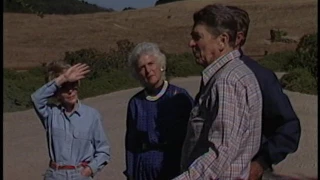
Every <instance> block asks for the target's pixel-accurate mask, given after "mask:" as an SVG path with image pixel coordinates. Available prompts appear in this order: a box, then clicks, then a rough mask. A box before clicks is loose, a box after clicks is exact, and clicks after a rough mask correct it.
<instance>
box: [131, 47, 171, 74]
mask: <svg viewBox="0 0 320 180" xmlns="http://www.w3.org/2000/svg"><path fill="white" fill-rule="evenodd" d="M142 55H151V56H154V57H155V58H156V63H159V64H160V66H161V68H163V71H162V78H163V79H166V76H165V70H166V56H165V55H164V54H163V53H162V52H161V50H160V48H159V46H158V45H157V44H155V43H151V42H142V43H139V44H138V45H136V47H135V48H134V49H133V50H132V52H131V53H130V54H129V57H128V65H129V68H130V70H131V73H132V75H133V77H134V78H136V79H138V80H139V78H138V74H137V70H136V69H137V65H138V60H139V58H140V57H141V56H142Z"/></svg>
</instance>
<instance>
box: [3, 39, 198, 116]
mask: <svg viewBox="0 0 320 180" xmlns="http://www.w3.org/2000/svg"><path fill="white" fill-rule="evenodd" d="M133 47H134V44H133V43H132V42H130V41H128V40H121V41H118V42H117V48H115V49H111V50H110V51H109V52H107V53H105V52H100V51H97V50H96V49H81V50H78V51H74V52H66V53H65V57H64V61H66V62H67V63H70V64H76V63H86V64H88V65H90V66H91V72H90V74H89V76H88V78H86V79H84V80H82V81H81V84H80V89H81V90H80V94H79V97H80V98H87V97H92V96H97V95H100V94H105V93H109V92H112V91H117V90H121V89H127V88H132V87H137V86H139V82H138V81H136V80H134V79H133V78H132V77H131V76H130V73H129V72H128V69H127V68H128V67H127V57H128V55H129V53H130V52H131V51H132V49H133ZM167 58H168V69H167V70H168V74H167V75H168V76H170V77H177V76H188V75H198V74H199V72H200V71H201V67H200V66H197V65H196V64H195V62H194V59H193V56H192V55H191V54H190V53H189V54H188V53H185V54H181V55H178V54H174V55H171V54H167ZM44 82H45V77H44V68H43V66H42V67H41V66H40V67H36V68H32V69H30V70H28V71H26V72H15V71H13V70H8V69H4V89H5V91H4V111H5V112H8V111H18V110H24V109H28V108H31V107H32V104H31V101H30V95H31V93H33V92H34V91H35V90H36V89H38V88H39V87H40V86H42V85H43V84H44Z"/></svg>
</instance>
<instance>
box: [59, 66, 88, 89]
mask: <svg viewBox="0 0 320 180" xmlns="http://www.w3.org/2000/svg"><path fill="white" fill-rule="evenodd" d="M89 72H90V69H89V66H88V65H86V64H81V63H78V64H76V65H73V66H71V67H70V68H69V69H68V70H66V71H65V72H64V73H63V74H61V75H60V76H59V77H57V78H56V83H57V84H58V85H62V84H63V83H65V82H76V81H79V80H80V79H83V78H85V75H86V74H88V73H89Z"/></svg>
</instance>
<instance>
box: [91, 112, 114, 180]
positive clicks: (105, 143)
mask: <svg viewBox="0 0 320 180" xmlns="http://www.w3.org/2000/svg"><path fill="white" fill-rule="evenodd" d="M93 146H94V150H95V153H94V159H93V160H92V161H91V162H90V163H89V164H88V166H89V167H90V169H91V171H92V176H94V175H95V174H96V173H97V172H98V171H100V170H101V169H102V168H103V167H104V166H105V165H107V164H108V163H109V162H110V145H109V140H108V138H107V136H106V134H105V132H104V128H103V126H102V117H101V115H100V114H99V113H98V118H97V120H96V121H95V124H94V129H93Z"/></svg>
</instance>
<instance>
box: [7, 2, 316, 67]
mask: <svg viewBox="0 0 320 180" xmlns="http://www.w3.org/2000/svg"><path fill="white" fill-rule="evenodd" d="M212 2H217V3H224V4H229V5H236V6H239V7H241V8H244V9H245V10H247V11H248V12H249V15H250V18H251V27H250V31H249V38H248V41H247V45H246V48H245V50H246V52H247V53H248V54H249V55H253V56H254V55H262V54H263V52H264V51H265V50H267V51H269V52H275V51H281V50H286V49H294V48H295V46H296V44H284V43H277V44H270V43H269V41H268V40H267V39H269V37H270V36H269V30H270V29H271V28H281V29H283V30H285V31H287V32H288V34H289V35H290V36H292V37H296V38H300V37H301V36H302V35H304V34H306V33H313V32H316V31H317V22H316V15H317V1H316V0H290V1H287V0H273V1H265V0H241V1H239V0H211V1H207V0H201V1H200V0H196V1H192V0H191V1H180V2H175V3H170V4H165V5H160V6H157V7H152V8H146V9H140V10H133V11H124V12H113V13H96V14H84V15H68V16H63V15H46V16H45V17H44V18H43V19H41V18H39V17H38V16H36V15H32V14H15V13H5V14H4V66H5V67H10V68H17V69H25V68H27V67H31V66H34V65H38V64H39V63H41V62H47V61H51V60H55V59H60V58H63V57H64V53H65V52H66V51H74V50H79V49H81V48H97V49H99V50H102V51H107V50H108V49H109V48H110V47H115V45H116V42H117V41H118V40H121V39H129V40H131V41H133V42H141V41H152V42H156V43H159V44H160V46H161V47H162V48H163V49H164V50H165V51H167V52H177V53H179V52H186V51H189V49H188V46H187V43H188V40H189V38H190V36H189V33H190V29H191V26H192V23H193V22H192V14H193V13H194V12H195V11H196V10H198V9H200V8H201V7H203V6H205V5H206V4H209V3H212Z"/></svg>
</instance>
